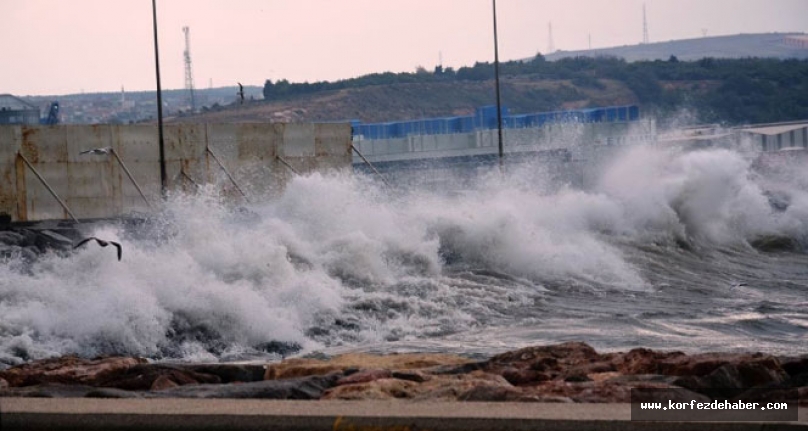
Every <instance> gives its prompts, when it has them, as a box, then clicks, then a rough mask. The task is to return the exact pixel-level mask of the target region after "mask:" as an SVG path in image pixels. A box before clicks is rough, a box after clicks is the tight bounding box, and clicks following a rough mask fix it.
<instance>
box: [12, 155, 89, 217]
mask: <svg viewBox="0 0 808 431" xmlns="http://www.w3.org/2000/svg"><path fill="white" fill-rule="evenodd" d="M17 157H19V158H21V159H22V161H23V162H25V165H26V166H28V169H30V170H31V172H33V173H34V175H36V177H37V178H39V181H40V182H41V183H42V185H43V186H45V188H46V189H48V191H49V192H50V194H51V195H53V197H54V198H56V201H57V202H59V205H61V206H62V208H63V209H64V210H65V211H66V212H67V214H68V215H70V218H72V219H73V221H75V222H76V223H81V222H80V221H79V219H77V218H76V216H74V215H73V212H72V211H70V208H68V207H67V204H65V203H64V201H62V199H61V198H59V195H57V194H56V192H55V191H53V189H52V188H51V186H50V185H48V182H47V181H45V179H44V178H42V175H40V174H39V172H38V171H37V170H36V169H35V168H34V165H32V164H31V162H29V161H28V159H27V158H26V157H25V156H24V155H23V154H22V153H20V152H17Z"/></svg>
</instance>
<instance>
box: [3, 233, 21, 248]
mask: <svg viewBox="0 0 808 431" xmlns="http://www.w3.org/2000/svg"><path fill="white" fill-rule="evenodd" d="M23 239H24V237H23V236H22V234H19V233H17V232H14V231H10V230H7V231H2V232H0V244H5V245H16V246H19V245H21V244H22V242H23Z"/></svg>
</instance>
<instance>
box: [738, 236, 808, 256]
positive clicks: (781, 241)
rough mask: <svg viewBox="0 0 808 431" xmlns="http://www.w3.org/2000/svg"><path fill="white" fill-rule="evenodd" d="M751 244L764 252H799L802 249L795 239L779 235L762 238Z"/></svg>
mask: <svg viewBox="0 0 808 431" xmlns="http://www.w3.org/2000/svg"><path fill="white" fill-rule="evenodd" d="M749 244H750V245H751V246H752V247H754V248H756V249H757V250H760V251H763V252H779V251H798V250H799V249H800V245H799V243H798V242H797V241H796V240H794V239H793V238H790V237H787V236H777V235H765V236H761V237H759V238H755V239H754V240H752V241H751V242H750V243H749Z"/></svg>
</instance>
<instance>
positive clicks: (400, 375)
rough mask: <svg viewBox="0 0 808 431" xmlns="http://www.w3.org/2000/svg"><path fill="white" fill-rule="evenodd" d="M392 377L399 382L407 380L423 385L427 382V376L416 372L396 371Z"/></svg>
mask: <svg viewBox="0 0 808 431" xmlns="http://www.w3.org/2000/svg"><path fill="white" fill-rule="evenodd" d="M392 377H393V378H394V379H399V380H407V381H410V382H415V383H423V382H425V381H427V380H429V376H427V375H426V374H424V373H423V372H421V371H418V370H397V371H393V373H392Z"/></svg>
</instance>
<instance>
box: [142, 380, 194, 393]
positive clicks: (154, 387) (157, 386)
mask: <svg viewBox="0 0 808 431" xmlns="http://www.w3.org/2000/svg"><path fill="white" fill-rule="evenodd" d="M196 383H198V382H196ZM179 386H180V385H179V384H177V382H175V381H174V380H171V377H168V376H159V377H157V378H156V379H154V381H153V382H152V384H151V386H150V387H149V390H151V391H162V390H163V389H170V388H176V387H179Z"/></svg>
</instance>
